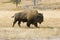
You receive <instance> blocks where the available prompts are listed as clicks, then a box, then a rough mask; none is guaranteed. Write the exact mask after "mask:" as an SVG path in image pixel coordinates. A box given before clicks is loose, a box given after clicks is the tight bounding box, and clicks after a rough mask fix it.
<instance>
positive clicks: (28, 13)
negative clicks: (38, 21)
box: [23, 9, 38, 20]
mask: <svg viewBox="0 0 60 40" xmlns="http://www.w3.org/2000/svg"><path fill="white" fill-rule="evenodd" d="M23 13H24V14H26V17H27V19H28V20H30V19H32V18H33V17H34V16H36V15H37V13H38V11H37V10H34V9H30V10H24V11H23Z"/></svg>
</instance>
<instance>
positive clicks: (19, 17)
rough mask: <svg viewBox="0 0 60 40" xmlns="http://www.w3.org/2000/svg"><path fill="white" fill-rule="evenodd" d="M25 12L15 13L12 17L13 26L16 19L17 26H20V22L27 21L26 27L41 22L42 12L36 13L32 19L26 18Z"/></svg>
mask: <svg viewBox="0 0 60 40" xmlns="http://www.w3.org/2000/svg"><path fill="white" fill-rule="evenodd" d="M25 15H26V14H23V13H22V12H19V13H16V14H15V15H14V16H13V17H14V22H13V27H14V25H15V23H16V22H17V21H18V26H19V27H20V24H21V22H27V27H30V25H31V24H33V25H35V27H38V26H37V23H40V24H41V23H42V22H43V14H41V13H38V14H37V15H36V16H35V17H33V18H32V19H30V20H28V19H27V18H26V16H25Z"/></svg>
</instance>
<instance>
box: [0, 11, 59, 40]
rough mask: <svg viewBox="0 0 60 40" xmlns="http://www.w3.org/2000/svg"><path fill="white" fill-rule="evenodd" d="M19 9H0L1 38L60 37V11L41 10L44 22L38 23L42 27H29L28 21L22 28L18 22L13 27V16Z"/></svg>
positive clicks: (29, 39) (37, 38)
mask: <svg viewBox="0 0 60 40" xmlns="http://www.w3.org/2000/svg"><path fill="white" fill-rule="evenodd" d="M16 12H19V11H0V39H1V40H33V39H35V40H40V39H41V40H44V39H46V40H49V39H50V40H51V39H57V38H60V37H59V36H60V32H59V30H60V16H59V15H60V11H39V12H41V13H43V15H44V22H43V23H42V24H40V25H39V24H38V25H39V27H40V28H35V27H34V26H33V25H31V28H27V26H26V23H21V28H19V27H18V25H17V24H16V25H15V27H14V28H13V27H12V22H13V18H11V17H12V15H14V14H15V13H16Z"/></svg>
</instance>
